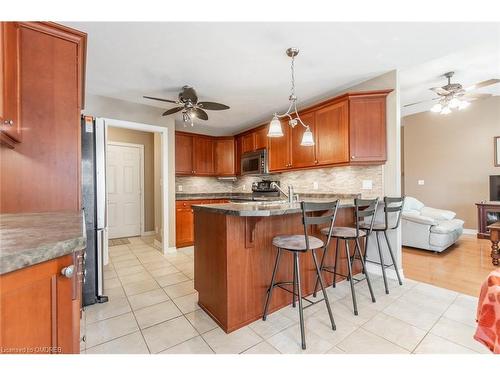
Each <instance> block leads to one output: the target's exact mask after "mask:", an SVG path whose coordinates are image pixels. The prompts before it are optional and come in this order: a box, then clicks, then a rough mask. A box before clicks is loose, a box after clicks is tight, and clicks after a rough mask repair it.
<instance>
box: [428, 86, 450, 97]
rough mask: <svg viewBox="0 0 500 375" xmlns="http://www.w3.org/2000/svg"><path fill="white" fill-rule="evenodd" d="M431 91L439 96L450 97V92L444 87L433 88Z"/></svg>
mask: <svg viewBox="0 0 500 375" xmlns="http://www.w3.org/2000/svg"><path fill="white" fill-rule="evenodd" d="M429 90H431V91H434V92H435V93H436V94H438V95H448V94H449V93H450V92H449V91H448V90H445V89H443V88H442V87H432V88H430V89H429Z"/></svg>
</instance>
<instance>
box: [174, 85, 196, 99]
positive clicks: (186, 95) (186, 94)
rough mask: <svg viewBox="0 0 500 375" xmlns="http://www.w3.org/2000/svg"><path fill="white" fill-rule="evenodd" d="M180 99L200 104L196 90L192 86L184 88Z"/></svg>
mask: <svg viewBox="0 0 500 375" xmlns="http://www.w3.org/2000/svg"><path fill="white" fill-rule="evenodd" d="M179 97H181V98H182V99H184V100H190V101H191V102H192V103H197V102H198V95H196V91H195V89H193V88H192V87H191V86H184V87H183V88H182V92H181V93H180V95H179Z"/></svg>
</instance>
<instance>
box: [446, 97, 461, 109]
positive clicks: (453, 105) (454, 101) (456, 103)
mask: <svg viewBox="0 0 500 375" xmlns="http://www.w3.org/2000/svg"><path fill="white" fill-rule="evenodd" d="M459 105H460V100H458V99H457V98H453V99H451V100H450V104H448V106H449V107H450V108H457V107H458V106H459Z"/></svg>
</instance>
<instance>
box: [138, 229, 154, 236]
mask: <svg viewBox="0 0 500 375" xmlns="http://www.w3.org/2000/svg"><path fill="white" fill-rule="evenodd" d="M155 234H156V232H155V231H154V230H150V231H148V232H146V231H144V232H142V233H141V236H154V235H155Z"/></svg>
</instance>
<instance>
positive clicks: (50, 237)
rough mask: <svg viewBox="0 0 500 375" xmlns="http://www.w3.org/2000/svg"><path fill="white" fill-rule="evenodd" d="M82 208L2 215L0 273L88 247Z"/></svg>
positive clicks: (0, 217) (0, 224)
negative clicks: (79, 209) (77, 209)
mask: <svg viewBox="0 0 500 375" xmlns="http://www.w3.org/2000/svg"><path fill="white" fill-rule="evenodd" d="M86 243H87V241H86V235H85V224H84V220H83V212H46V213H29V214H25V213H23V214H2V215H0V275H3V274H4V273H8V272H12V271H16V270H19V269H22V268H25V267H29V266H32V265H34V264H38V263H42V262H45V261H48V260H51V259H55V258H59V257H61V256H64V255H67V254H71V253H73V252H75V251H79V250H82V249H84V248H85V247H86Z"/></svg>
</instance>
